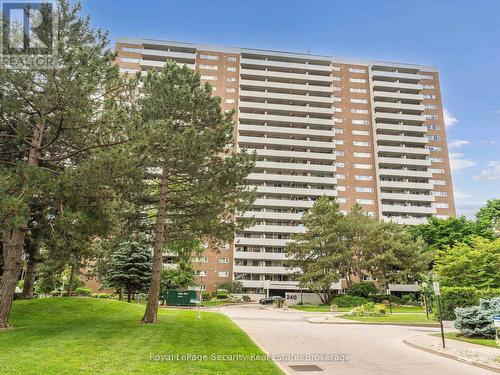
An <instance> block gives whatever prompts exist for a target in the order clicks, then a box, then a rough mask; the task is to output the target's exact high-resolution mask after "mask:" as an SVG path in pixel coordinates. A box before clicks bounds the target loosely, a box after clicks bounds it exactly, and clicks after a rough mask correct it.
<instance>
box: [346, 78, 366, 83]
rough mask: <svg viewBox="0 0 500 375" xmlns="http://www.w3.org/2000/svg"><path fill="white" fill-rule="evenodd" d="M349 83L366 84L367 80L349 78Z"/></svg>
mask: <svg viewBox="0 0 500 375" xmlns="http://www.w3.org/2000/svg"><path fill="white" fill-rule="evenodd" d="M349 82H352V83H366V79H364V78H349Z"/></svg>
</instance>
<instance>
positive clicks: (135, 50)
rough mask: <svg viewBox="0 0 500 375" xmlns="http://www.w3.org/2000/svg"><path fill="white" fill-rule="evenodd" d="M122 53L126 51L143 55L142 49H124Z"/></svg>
mask: <svg viewBox="0 0 500 375" xmlns="http://www.w3.org/2000/svg"><path fill="white" fill-rule="evenodd" d="M122 51H124V52H135V53H142V48H132V47H122Z"/></svg>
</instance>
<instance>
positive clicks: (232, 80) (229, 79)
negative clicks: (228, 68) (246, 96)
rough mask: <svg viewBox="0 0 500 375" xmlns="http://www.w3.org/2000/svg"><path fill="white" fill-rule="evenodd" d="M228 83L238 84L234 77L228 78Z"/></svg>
mask: <svg viewBox="0 0 500 375" xmlns="http://www.w3.org/2000/svg"><path fill="white" fill-rule="evenodd" d="M226 81H227V82H236V78H234V77H228V78H226Z"/></svg>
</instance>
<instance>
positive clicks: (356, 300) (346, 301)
mask: <svg viewBox="0 0 500 375" xmlns="http://www.w3.org/2000/svg"><path fill="white" fill-rule="evenodd" d="M367 302H368V301H367V300H366V298H363V297H356V296H340V297H335V298H334V299H333V301H332V303H333V304H335V305H337V306H338V307H356V306H361V305H364V304H365V303H367Z"/></svg>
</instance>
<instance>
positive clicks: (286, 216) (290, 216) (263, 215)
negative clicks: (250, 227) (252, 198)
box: [238, 199, 312, 221]
mask: <svg viewBox="0 0 500 375" xmlns="http://www.w3.org/2000/svg"><path fill="white" fill-rule="evenodd" d="M258 200H259V199H257V200H256V201H258ZM262 200H263V201H267V200H271V199H262ZM281 202H305V201H290V200H282V201H281ZM255 206H264V204H257V203H256V204H255ZM270 206H273V205H270ZM274 207H290V208H308V207H302V206H300V205H297V206H293V205H290V206H285V205H283V206H279V205H275V206H274ZM311 207H312V205H311ZM238 217H245V218H252V217H253V218H255V219H277V220H295V221H300V219H302V214H296V213H292V212H265V211H260V212H254V211H246V212H243V213H241V214H239V215H238Z"/></svg>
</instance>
